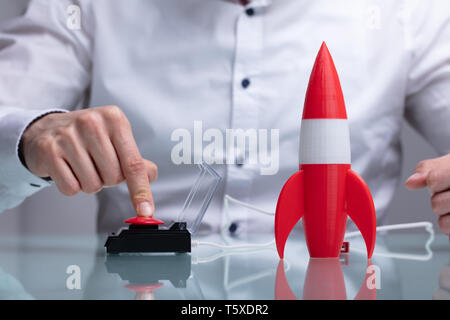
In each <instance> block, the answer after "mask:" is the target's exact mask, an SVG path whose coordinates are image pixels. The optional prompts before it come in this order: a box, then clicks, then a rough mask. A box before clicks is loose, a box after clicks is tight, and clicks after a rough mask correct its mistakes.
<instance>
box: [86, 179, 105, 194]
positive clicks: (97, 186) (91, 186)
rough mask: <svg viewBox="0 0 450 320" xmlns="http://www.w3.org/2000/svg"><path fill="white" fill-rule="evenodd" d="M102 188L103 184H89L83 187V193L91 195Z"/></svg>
mask: <svg viewBox="0 0 450 320" xmlns="http://www.w3.org/2000/svg"><path fill="white" fill-rule="evenodd" d="M102 188H103V184H102V183H100V182H97V181H96V182H91V183H89V184H87V185H85V186H83V192H84V193H87V194H93V193H97V192H99V191H100V190H101V189H102Z"/></svg>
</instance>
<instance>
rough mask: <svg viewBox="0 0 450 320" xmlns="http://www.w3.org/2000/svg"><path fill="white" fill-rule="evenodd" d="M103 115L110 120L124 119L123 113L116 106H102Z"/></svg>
mask: <svg viewBox="0 0 450 320" xmlns="http://www.w3.org/2000/svg"><path fill="white" fill-rule="evenodd" d="M104 112H105V116H106V117H107V118H108V120H112V121H123V120H125V119H126V118H125V114H124V113H123V111H122V110H121V109H120V108H119V107H118V106H107V107H104Z"/></svg>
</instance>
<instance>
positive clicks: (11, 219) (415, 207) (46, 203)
mask: <svg viewBox="0 0 450 320" xmlns="http://www.w3.org/2000/svg"><path fill="white" fill-rule="evenodd" d="M27 2H28V0H0V23H1V22H2V21H4V20H5V19H8V18H11V17H14V16H17V15H20V14H21V13H23V11H24V10H25V8H26V5H27ZM402 142H403V143H402V144H403V173H402V183H401V184H400V185H399V186H398V189H397V192H396V196H395V198H394V201H393V203H392V204H391V206H390V209H389V212H388V218H387V220H386V223H388V224H391V223H404V222H414V221H422V220H429V221H432V222H433V223H434V224H435V226H436V225H437V223H436V222H437V217H436V215H435V214H434V213H433V212H432V211H431V208H430V201H429V195H428V192H427V191H426V190H420V191H407V190H406V189H405V188H404V186H403V182H404V181H405V179H406V178H407V177H408V176H409V175H410V174H411V172H412V171H413V169H414V167H415V166H416V164H417V163H418V162H419V161H421V160H424V159H428V158H433V157H436V153H435V152H434V150H433V149H432V148H431V147H430V146H429V145H428V144H427V143H426V142H425V141H424V140H423V139H422V138H421V137H420V136H419V135H417V134H416V133H415V132H414V131H413V130H412V129H411V128H410V127H409V126H408V125H407V124H406V123H405V126H404V130H403V133H402ZM96 209H97V204H96V199H95V196H92V195H85V194H80V195H77V196H75V197H65V196H63V195H61V194H59V193H58V191H57V189H56V188H55V187H51V188H47V189H44V190H43V191H41V192H39V193H38V194H35V195H34V196H32V197H30V198H28V199H27V200H26V201H25V202H24V203H23V204H22V205H20V206H19V207H17V208H15V209H11V210H7V211H5V212H3V213H2V214H0V232H1V233H27V234H29V233H36V234H40V233H63V234H70V233H72V234H73V233H83V234H89V233H94V232H95V223H96Z"/></svg>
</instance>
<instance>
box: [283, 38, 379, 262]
mask: <svg viewBox="0 0 450 320" xmlns="http://www.w3.org/2000/svg"><path fill="white" fill-rule="evenodd" d="M348 215H350V217H351V218H352V220H353V221H354V222H355V224H356V225H357V226H358V227H359V229H360V230H361V232H362V234H363V237H364V240H365V241H366V245H367V250H368V256H369V257H370V256H371V255H372V252H373V247H374V244H375V231H376V218H375V208H374V205H373V200H372V196H371V195H370V190H369V189H368V187H367V185H366V184H365V182H364V181H363V180H362V178H361V177H359V176H358V175H357V174H356V173H355V172H354V171H352V170H351V149H350V134H349V127H348V121H347V113H346V109H345V103H344V97H343V94H342V89H341V86H340V82H339V77H338V74H337V71H336V68H335V66H334V62H333V60H332V58H331V55H330V53H329V51H328V48H327V47H326V45H325V43H323V44H322V47H321V49H320V51H319V54H318V56H317V58H316V61H315V64H314V67H313V70H312V72H311V77H310V80H309V85H308V90H307V92H306V97H305V105H304V108H303V116H302V121H301V131H300V147H299V171H298V172H296V173H295V174H294V175H293V176H292V177H291V178H290V179H289V180H288V181H287V182H286V184H285V186H284V187H283V189H282V191H281V193H280V196H279V198H278V204H277V210H276V214H275V239H276V243H277V249H278V253H279V255H280V257H281V258H282V257H283V252H284V245H285V242H286V240H287V237H288V235H289V233H290V231H291V230H292V228H293V227H294V225H295V224H296V223H297V222H298V220H300V219H301V218H303V226H304V230H305V237H306V243H307V246H308V250H309V253H310V256H311V257H316V258H330V257H337V256H338V255H339V252H340V248H341V246H342V243H343V240H344V234H345V228H346V224H347V216H348Z"/></svg>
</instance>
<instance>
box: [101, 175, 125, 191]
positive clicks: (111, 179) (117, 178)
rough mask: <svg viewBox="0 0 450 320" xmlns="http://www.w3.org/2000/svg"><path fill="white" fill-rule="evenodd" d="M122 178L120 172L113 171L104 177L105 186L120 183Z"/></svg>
mask: <svg viewBox="0 0 450 320" xmlns="http://www.w3.org/2000/svg"><path fill="white" fill-rule="evenodd" d="M123 180H125V179H124V177H123V175H122V173H121V172H118V173H115V174H112V175H108V176H106V177H105V178H104V182H105V186H107V187H112V186H116V185H118V184H119V183H121V182H122V181H123Z"/></svg>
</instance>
